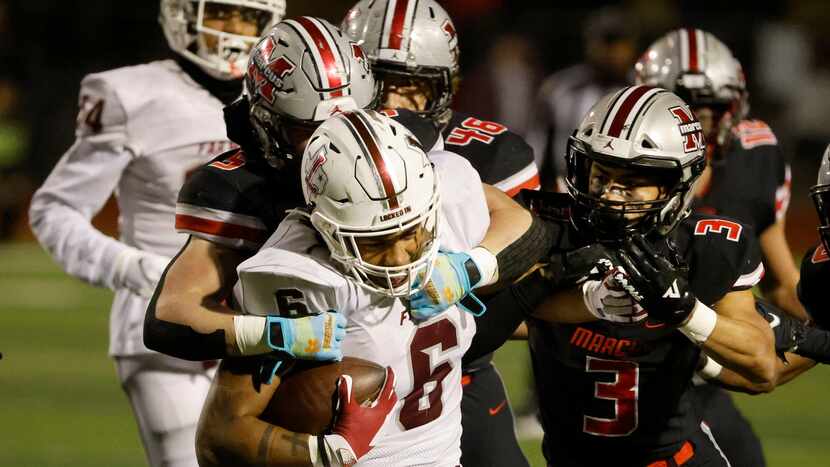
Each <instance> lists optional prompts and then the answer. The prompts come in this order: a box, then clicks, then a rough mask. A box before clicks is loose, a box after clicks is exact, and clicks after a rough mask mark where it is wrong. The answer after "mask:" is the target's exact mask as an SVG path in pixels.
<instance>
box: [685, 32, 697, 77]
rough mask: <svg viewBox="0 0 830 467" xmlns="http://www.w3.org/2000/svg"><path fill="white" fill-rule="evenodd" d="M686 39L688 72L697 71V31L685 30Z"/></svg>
mask: <svg viewBox="0 0 830 467" xmlns="http://www.w3.org/2000/svg"><path fill="white" fill-rule="evenodd" d="M686 37H688V38H689V71H694V72H697V71H699V69H698V68H699V65H698V61H697V30H696V29H695V28H686Z"/></svg>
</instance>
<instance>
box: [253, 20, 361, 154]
mask: <svg viewBox="0 0 830 467" xmlns="http://www.w3.org/2000/svg"><path fill="white" fill-rule="evenodd" d="M245 93H246V95H247V99H248V103H249V105H250V116H251V122H252V124H253V126H254V129H255V131H256V133H257V137H258V139H259V141H260V144H261V146H262V149H263V151H264V152H265V155H266V157H267V158H269V159H270V158H281V159H295V156H299V155H300V151H296V149H295V147H296V144H297V143H296V142H294V141H292V140H296V139H298V138H297V136H294V137H293V138H292V137H289V134H294V135H296V134H300V135H302V136H303V137H308V136H310V134H311V132H312V131H313V130H314V128H316V127H317V125H319V124H320V123H321V122H322V121H323V120H325V119H327V118H328V117H330V116H331V115H333V114H334V113H336V112H339V111H343V110H353V109H361V108H366V107H372V106H374V103H375V98H376V96H377V87H376V85H375V80H374V77H373V75H372V72H371V71H370V70H369V64H368V62H367V60H366V58H365V55H364V53H363V49H361V48H360V46H358V45H357V44H356V43H355V42H353V41H350V40H348V39H347V38H346V37H344V36H343V34H342V33H341V32H340V30H339V29H337V28H336V27H335V26H333V25H331V24H330V23H329V22H327V21H325V20H323V19H319V18H312V17H309V16H301V17H299V18H296V19H288V20H284V21H282V22H280V23H279V24H277V25H276V26H275V27H274V28H273V29H271V30H270V31H268V33H267V34H266V35H265V36H264V37H263V38H262V39H261V40H260V41H259V43H257V45H256V47H254V50H253V51H252V52H251V59H250V62H249V63H248V73H247V75H246V77H245ZM301 139H304V138H301ZM296 159H299V157H296Z"/></svg>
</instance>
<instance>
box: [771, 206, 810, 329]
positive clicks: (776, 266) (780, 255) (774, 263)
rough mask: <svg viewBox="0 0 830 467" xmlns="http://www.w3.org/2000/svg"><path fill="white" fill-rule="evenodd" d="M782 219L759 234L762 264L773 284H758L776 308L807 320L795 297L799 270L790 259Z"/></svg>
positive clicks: (790, 254)
mask: <svg viewBox="0 0 830 467" xmlns="http://www.w3.org/2000/svg"><path fill="white" fill-rule="evenodd" d="M784 232H785V229H784V219H783V218H782V219H781V220H779V221H777V222H776V223H774V224H772V225H771V226H770V227H768V228H767V229H766V230H764V232H763V233H762V234H761V237H760V244H761V251H762V252H763V253H764V265H765V266H766V269H767V271H769V272H770V273H771V276H772V277H771V279H772V280H773V283H772V284H769V287H768V286H766V285H765V283H766V282H767V281H763V282H762V283H761V285H762V287H763V288H764V289H768V290H765V295H766V296H767V297H769V299H770V301H771V302H772V303H773V304H775V305H777V306H778V307H779V308H781V309H783V310H784V311H786V312H787V313H788V314H789V315H790V316H792V317H794V318H796V319H799V320H801V321H806V320H807V319H808V318H809V316H808V315H807V312H806V311H805V310H804V307H803V306H802V305H801V302H800V301H799V300H798V295H797V293H796V285H797V284H798V278H799V271H798V268H797V267H796V265H795V263H794V262H793V260H792V258H793V254H792V251H790V246H789V245H788V244H787V238H786V236H785V235H784Z"/></svg>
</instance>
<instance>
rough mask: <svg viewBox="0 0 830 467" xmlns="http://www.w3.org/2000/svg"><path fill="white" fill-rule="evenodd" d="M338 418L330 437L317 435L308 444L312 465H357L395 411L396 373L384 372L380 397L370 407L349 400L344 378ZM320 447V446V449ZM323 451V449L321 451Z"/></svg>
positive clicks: (348, 384)
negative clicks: (314, 453) (315, 454)
mask: <svg viewBox="0 0 830 467" xmlns="http://www.w3.org/2000/svg"><path fill="white" fill-rule="evenodd" d="M337 393H338V401H337V405H338V414H337V421H336V422H335V423H334V427H333V428H332V430H331V431H332V434H330V435H320V436H318V437H317V438H316V440H314V441H312V440H310V442H311V443H313V444H315V445H316V446H310V448H311V449H310V451H311V452H315V449H314V448H315V447H316V448H317V449H316V451H317V453H319V457H325V459H320V458H319V457H317V456H314V455H312V461H313V462H314V465H337V466H346V465H352V464H354V463H356V462H357V461H358V460H359V459H360V458H361V457H363V456H364V455H366V453H367V452H369V450H370V449H371V448H372V444H371V443H372V439H374V437H375V435H377V433H378V431H380V428H381V427H382V426H383V424H384V422H385V421H386V417H387V416H388V415H389V413H390V412H392V410H393V409H394V408H395V405H396V404H397V402H398V396H397V395H396V394H395V373H394V372H393V371H392V368H389V367H387V368H386V382H385V383H384V384H383V388H382V389H381V390H380V395H378V397H377V398H376V399H375V400H374V402H372V403H371V404H368V405H367V404H361V403H360V401H357V400H355V399H353V398H352V378H351V377H350V376H349V375H343V376H341V377H340V379H339V380H338V382H337ZM321 444H322V446H320V445H321ZM320 447H322V448H323V449H320Z"/></svg>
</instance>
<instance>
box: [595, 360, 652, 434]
mask: <svg viewBox="0 0 830 467" xmlns="http://www.w3.org/2000/svg"><path fill="white" fill-rule="evenodd" d="M586 358H587V360H586V361H585V372H587V373H606V374H607V373H610V374H612V375H614V381H613V382H610V383H608V382H603V381H595V382H594V399H598V401H595V403H594V404H593V405H592V407H599V406H601V407H602V408H601V409H600V410H602V411H603V412H607V410H608V405H609V404H608V402H605V401H609V402H613V413H614V418H601V417H594V416H591V415H587V414H586V415H585V416H583V418H582V431H584V432H585V433H588V434H591V435H596V436H608V437H616V436H628V435H630V434H631V433H633V432H634V430H636V429H637V398H638V395H639V388H638V385H639V383H640V368H639V365H638V364H637V363H636V362H627V361H622V360H604V359H601V358H594V357H586Z"/></svg>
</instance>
